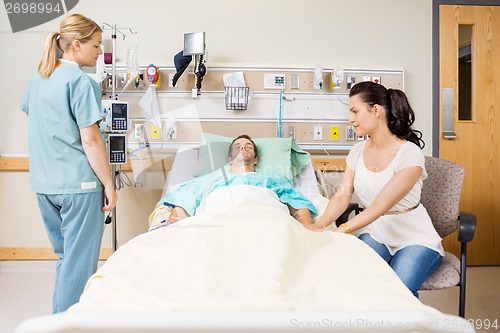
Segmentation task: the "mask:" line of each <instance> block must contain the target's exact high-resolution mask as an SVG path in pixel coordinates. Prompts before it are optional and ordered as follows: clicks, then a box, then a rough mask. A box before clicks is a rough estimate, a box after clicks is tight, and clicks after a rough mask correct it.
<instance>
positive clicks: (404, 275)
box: [359, 234, 441, 298]
mask: <svg viewBox="0 0 500 333" xmlns="http://www.w3.org/2000/svg"><path fill="white" fill-rule="evenodd" d="M359 239H361V240H362V241H363V242H365V243H366V244H368V245H369V246H370V247H371V248H372V249H374V250H375V252H377V253H378V254H379V255H380V256H381V257H382V258H383V259H384V260H385V261H386V262H387V263H388V264H389V265H390V266H391V267H392V269H393V270H394V272H396V274H397V275H398V276H399V278H400V279H401V281H403V283H404V284H405V285H406V286H407V287H408V289H410V291H411V292H412V293H413V295H415V297H417V298H418V290H419V289H420V286H422V284H423V283H424V282H425V280H427V278H428V277H429V276H431V275H432V273H434V271H435V270H436V269H437V268H438V267H439V265H440V264H441V255H440V254H439V253H438V252H436V251H434V250H431V249H429V248H428V247H425V246H422V245H409V246H406V247H404V248H402V249H401V250H399V251H397V252H396V253H394V255H391V253H390V252H389V250H388V249H387V247H386V246H385V245H384V244H381V243H379V242H377V241H376V240H374V239H373V238H372V237H371V236H370V234H362V235H360V236H359Z"/></svg>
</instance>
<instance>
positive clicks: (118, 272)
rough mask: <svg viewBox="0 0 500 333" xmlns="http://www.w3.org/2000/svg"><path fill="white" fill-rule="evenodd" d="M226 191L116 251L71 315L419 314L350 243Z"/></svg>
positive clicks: (364, 249)
mask: <svg viewBox="0 0 500 333" xmlns="http://www.w3.org/2000/svg"><path fill="white" fill-rule="evenodd" d="M252 188H253V189H252ZM223 189H224V190H227V189H228V188H223ZM232 190H235V189H232ZM247 191H249V192H252V191H269V190H267V189H262V188H257V187H252V186H248V188H247ZM226 194H227V193H226ZM226 194H223V193H222V191H215V192H214V194H213V195H218V196H219V198H216V199H214V200H210V204H208V205H207V207H206V209H205V210H204V211H203V212H201V213H200V214H197V215H195V216H194V217H190V218H187V219H185V220H182V221H180V222H177V223H175V224H172V225H169V226H165V227H161V228H158V229H156V230H154V231H152V232H149V233H145V234H143V235H140V236H138V237H136V238H135V239H133V240H131V241H129V242H128V243H126V244H125V245H124V246H122V247H120V248H119V249H118V251H117V252H116V253H115V254H113V255H112V256H111V258H109V260H108V261H107V262H106V263H105V264H104V265H103V266H102V267H101V268H100V269H99V270H98V271H97V273H96V274H95V275H94V276H92V277H91V278H90V280H89V282H88V284H87V287H86V289H85V291H84V293H83V295H82V298H81V301H80V302H79V303H78V304H76V305H75V306H74V307H73V308H72V309H71V311H76V310H78V309H92V310H96V309H97V310H101V309H102V310H144V311H206V310H208V311H214V310H217V311H237V310H239V311H251V310H266V311H267V310H272V311H294V310H358V311H359V310H363V309H366V310H369V309H379V310H389V309H422V308H424V307H425V306H424V305H422V304H421V303H420V301H419V300H418V299H416V298H415V297H413V296H412V295H411V293H410V292H409V291H408V289H407V288H406V287H405V286H404V285H403V284H402V282H401V281H400V280H399V278H398V277H397V276H396V275H395V273H394V272H393V271H392V270H391V269H390V267H389V266H388V265H387V264H386V263H385V262H384V261H383V260H382V259H381V258H380V257H379V256H378V255H376V253H375V252H373V251H372V250H371V249H370V248H369V247H368V246H366V245H365V244H364V243H363V242H361V241H359V240H358V239H357V238H355V237H353V236H351V235H346V234H340V233H332V232H314V231H310V230H307V229H305V228H304V227H303V226H302V225H301V224H300V223H299V222H297V221H296V220H295V219H293V218H292V217H291V216H290V215H289V214H288V213H287V212H286V209H285V210H283V209H282V207H283V205H282V204H279V202H278V205H270V204H266V203H264V202H263V201H260V202H259V201H255V200H252V199H249V198H248V196H239V197H238V196H234V195H229V196H227V195H226ZM257 195H259V194H257ZM262 195H263V194H262ZM209 197H212V195H210V196H209ZM236 197H238V201H235V200H234V198H236ZM269 201H271V200H269ZM280 206H281V207H280ZM428 310H429V311H433V309H431V308H428Z"/></svg>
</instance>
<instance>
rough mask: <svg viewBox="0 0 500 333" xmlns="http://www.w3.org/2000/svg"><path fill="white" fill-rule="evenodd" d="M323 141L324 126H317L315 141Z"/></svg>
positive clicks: (315, 128)
mask: <svg viewBox="0 0 500 333" xmlns="http://www.w3.org/2000/svg"><path fill="white" fill-rule="evenodd" d="M321 140H323V126H321V125H316V126H314V141H321Z"/></svg>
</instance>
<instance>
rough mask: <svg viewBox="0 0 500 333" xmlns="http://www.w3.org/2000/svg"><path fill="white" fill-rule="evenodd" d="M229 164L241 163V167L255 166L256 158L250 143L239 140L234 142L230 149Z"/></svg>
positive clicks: (243, 139)
mask: <svg viewBox="0 0 500 333" xmlns="http://www.w3.org/2000/svg"><path fill="white" fill-rule="evenodd" d="M230 162H232V163H233V164H234V163H241V164H243V165H252V164H257V158H256V157H255V148H254V146H253V144H252V141H250V140H248V139H245V138H239V139H238V140H236V141H234V143H233V147H232V149H231V160H230Z"/></svg>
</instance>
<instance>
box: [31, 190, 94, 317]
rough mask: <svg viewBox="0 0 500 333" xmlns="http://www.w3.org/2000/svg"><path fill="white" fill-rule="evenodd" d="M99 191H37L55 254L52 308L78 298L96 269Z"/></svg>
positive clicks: (56, 309) (55, 310) (65, 306)
mask: <svg viewBox="0 0 500 333" xmlns="http://www.w3.org/2000/svg"><path fill="white" fill-rule="evenodd" d="M103 198H104V197H103V192H102V191H100V192H90V193H75V194H39V193H37V199H38V206H39V207H40V211H41V213H42V218H43V221H44V224H45V229H46V230H47V235H48V237H49V240H50V243H51V244H52V248H53V249H54V252H55V254H56V255H57V256H58V257H59V260H58V261H57V265H56V281H55V286H54V296H53V301H52V312H53V313H58V312H62V311H66V310H67V309H68V308H69V307H70V306H71V305H73V304H75V303H77V302H78V301H79V300H80V296H81V294H82V292H83V289H84V287H85V284H86V283H87V280H88V279H89V277H90V276H91V275H92V274H94V273H95V271H96V270H97V262H98V260H99V250H100V248H101V241H102V235H103V233H104V212H103V211H102V207H103V203H104V201H103Z"/></svg>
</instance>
